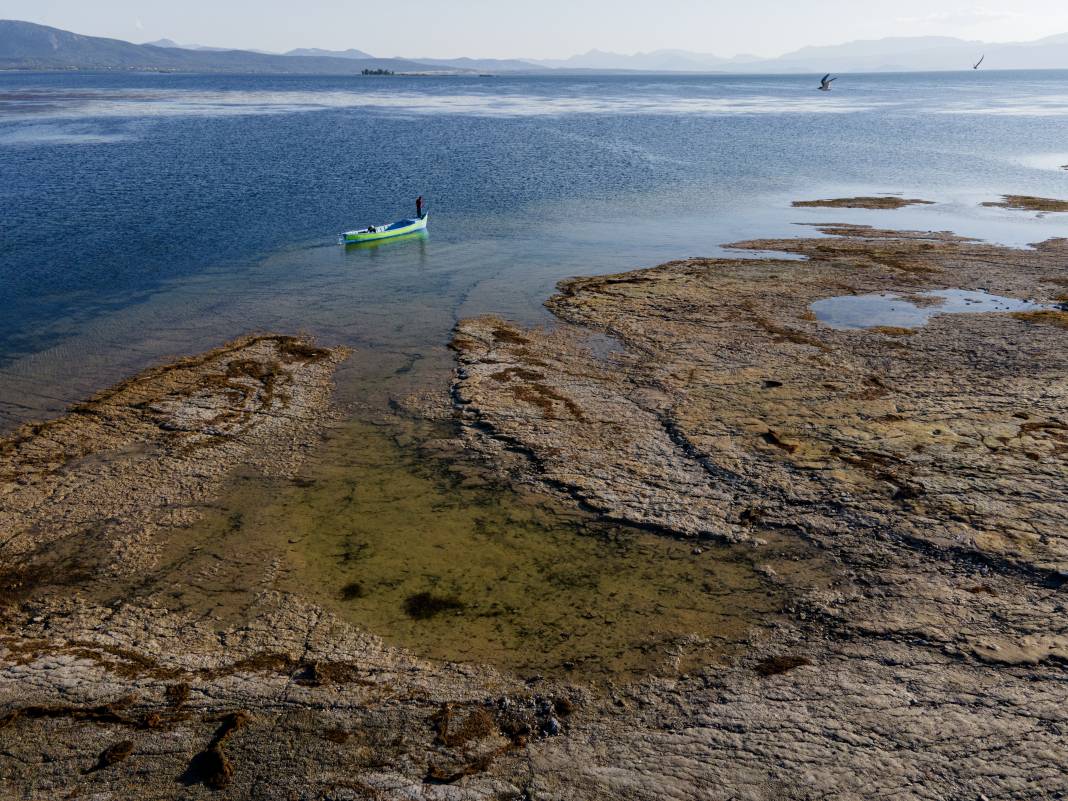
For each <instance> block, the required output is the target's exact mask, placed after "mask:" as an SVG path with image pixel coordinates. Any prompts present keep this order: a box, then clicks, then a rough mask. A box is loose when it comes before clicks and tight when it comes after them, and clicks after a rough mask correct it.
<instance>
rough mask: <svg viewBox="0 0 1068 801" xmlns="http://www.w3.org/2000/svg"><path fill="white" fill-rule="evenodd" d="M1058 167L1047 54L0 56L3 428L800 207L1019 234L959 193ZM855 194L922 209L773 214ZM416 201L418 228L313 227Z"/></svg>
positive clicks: (385, 370) (995, 189)
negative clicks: (151, 380)
mask: <svg viewBox="0 0 1068 801" xmlns="http://www.w3.org/2000/svg"><path fill="white" fill-rule="evenodd" d="M1064 164H1068V73H1066V72H1048V73H1041V72H1035V73H995V72H979V73H972V72H969V73H967V74H963V73H960V74H915V75H885V76H844V77H843V78H842V79H841V80H839V81H838V82H836V84H835V90H834V92H833V93H830V94H826V93H819V92H816V91H815V90H814V81H813V80H812V79H811V78H808V77H804V76H800V77H796V76H795V77H774V76H773V77H730V76H722V77H719V76H717V77H647V76H646V77H642V76H638V77H635V76H626V77H589V78H575V77H563V76H561V77H555V76H550V77H523V78H508V77H498V78H402V77H395V78H371V77H366V78H365V77H356V78H307V77H233V76H226V77H218V76H212V77H205V76H187V75H137V74H123V75H112V74H99V75H96V74H25V73H7V74H0V208H2V212H3V213H2V214H0V426H2V427H9V426H10V425H12V424H14V423H15V422H17V421H20V420H23V419H26V418H27V417H35V416H39V415H42V414H52V413H55V412H57V411H59V410H61V409H62V408H63V407H64V406H65V405H66V404H67V403H69V402H70V401H72V400H76V399H78V398H81V397H84V396H85V395H86V394H88V393H90V392H92V391H93V390H95V389H98V388H100V387H101V386H104V385H106V384H108V383H110V382H112V381H114V380H116V379H118V378H120V377H122V376H124V375H127V374H129V373H130V372H132V371H135V370H137V369H140V368H142V367H144V366H146V365H148V364H151V363H154V362H156V361H159V360H160V359H163V358H166V357H169V356H172V355H175V354H180V353H187V352H190V351H196V350H200V349H202V348H205V347H208V346H211V345H214V344H217V343H218V342H220V341H221V340H224V339H227V338H230V337H233V336H235V335H238V334H241V333H244V332H246V331H249V330H253V329H270V330H278V331H298V330H299V331H309V332H311V333H314V334H316V335H318V336H320V337H321V338H322V339H323V340H324V341H325V342H329V343H344V344H348V345H352V346H355V347H356V348H358V349H360V351H361V352H363V353H364V354H365V356H366V358H364V360H363V362H364V363H367V364H370V363H372V362H373V363H376V364H377V365H378V366H377V367H376V368H375V369H374V370H373V371H372V372H373V373H374V376H377V378H378V379H380V380H381V381H388V380H389V377H390V376H391V375H393V372H394V371H395V370H396V369H397V366H398V365H401V366H403V365H407V364H411V363H413V360H414V363H419V362H424V363H427V364H429V362H431V361H434V360H435V359H436V358H437V357H439V356H442V355H443V354H444V351H443V350H442V349H441V348H442V346H443V344H444V343H445V342H446V340H447V338H448V334H449V330H450V328H451V327H452V325H453V323H454V321H455V320H456V319H457V318H458V317H461V316H466V315H471V314H478V313H482V312H498V313H502V314H504V315H507V316H510V317H513V318H517V319H519V320H521V321H525V322H538V321H547V318H546V316H545V314H544V312H543V311H542V307H541V303H542V301H543V300H544V298H545V297H546V296H547V295H548V294H549V293H550V292H551V291H552V288H553V285H554V283H555V282H556V281H557V280H559V279H561V278H564V277H567V276H570V275H574V274H583V273H585V274H589V273H597V272H605V271H619V270H624V269H629V268H633V267H638V266H646V265H651V264H655V263H658V262H661V261H664V260H667V259H671V258H679V257H686V256H692V255H709V254H715V253H716V252H718V248H719V245H720V244H722V243H724V242H730V241H733V240H738V239H742V238H745V237H750V236H756V235H759V236H764V235H799V234H805V233H809V231H807V230H806V229H800V228H798V227H797V226H796V223H806V222H807V223H811V222H824V221H845V222H870V223H873V224H877V225H891V226H899V227H905V226H914V227H921V228H925V229H926V228H937V229H953V230H956V231H958V232H960V233H964V234H970V235H973V236H979V237H982V238H986V239H991V240H995V241H1003V242H1008V243H1011V244H1014V245H1024V244H1026V243H1029V242H1034V241H1039V240H1042V239H1045V238H1047V237H1050V236H1054V235H1058V234H1059V235H1063V234H1065V232H1066V230H1068V228H1066V218H1065V216H1063V215H1048V216H1045V217H1037V216H1036V215H1033V214H1028V213H1026V212H1016V211H1006V210H1004V209H990V208H981V207H979V206H978V204H979V202H981V201H983V200H992V199H996V198H997V196H998V195H999V194H1001V193H1017V194H1033V195H1043V196H1051V197H1066V196H1068V171H1064V170H1061V169H1059V168H1060V165H1064ZM877 192H901V193H905V194H906V195H908V196H914V197H922V198H927V199H929V200H933V201H936V202H937V205H935V206H928V207H920V208H910V209H906V210H901V211H893V212H871V211H850V210H840V209H835V210H832V209H791V208H789V202H790V201H791V200H795V199H803V198H816V197H836V196H848V195H853V194H871V193H877ZM418 194H423V195H424V196H425V197H426V198H427V200H428V201H429V204H430V208H431V209H432V211H433V223H432V225H431V230H430V236H429V238H428V239H427V240H425V241H416V242H401V243H395V244H392V245H390V244H385V245H382V246H380V247H377V248H373V249H369V250H355V251H354V250H349V251H345V250H343V249H339V248H338V247H337V246H336V245H335V244H334V242H335V237H336V235H337V233H338V232H339V231H341V230H344V229H347V228H352V227H354V226H363V225H366V224H368V223H376V224H377V223H382V222H388V221H391V220H393V219H396V218H399V217H402V216H407V215H409V214H410V213H411V212H412V199H413V198H414V197H415V196H416V195H418ZM435 354H436V356H435ZM444 363H445V362H444V361H439V362H438V364H439V367H440V366H441V365H443V364H444ZM361 364H363V363H361ZM351 369H352V370H355V372H356V373H359V375H353V376H351V377H352V382H351V384H352V386H353V387H356V386H359V387H365V386H366V384H367V381H368V379H369V376H368V374H367V373H366V369H365V367H360V368H351ZM362 392H363V389H359V390H357V394H360V393H362ZM387 393H388V391H387ZM378 400H380V398H379V399H377V400H370V399H368V402H369V403H377V402H378Z"/></svg>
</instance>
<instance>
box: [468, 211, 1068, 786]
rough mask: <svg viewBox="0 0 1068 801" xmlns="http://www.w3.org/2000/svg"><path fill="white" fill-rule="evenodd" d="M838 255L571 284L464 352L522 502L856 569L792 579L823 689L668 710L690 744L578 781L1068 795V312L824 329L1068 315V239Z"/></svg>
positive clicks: (483, 420)
mask: <svg viewBox="0 0 1068 801" xmlns="http://www.w3.org/2000/svg"><path fill="white" fill-rule="evenodd" d="M822 232H823V233H825V234H828V235H830V236H829V237H827V238H819V239H815V238H811V239H796V240H778V241H753V242H745V243H738V244H737V245H735V246H734V247H739V248H752V249H754V250H760V251H774V250H778V251H783V252H788V253H792V254H799V255H803V256H806V257H807V260H805V261H792V260H791V261H786V260H776V259H759V260H754V259H710V260H700V259H695V260H688V261H683V262H676V263H671V264H666V265H663V266H660V267H656V268H653V269H649V270H639V271H636V272H631V273H626V274H620V275H610V276H602V277H594V278H576V279H572V280H569V281H565V282H563V283H562V284H561V285H560V290H561V291H560V293H559V294H558V295H556V296H555V297H553V298H552V299H551V300H550V301H549V306H550V308H551V309H552V311H553V312H554V313H555V314H556V315H557V316H558V317H559V318H560V319H561V320H562V321H564V324H562V325H560V326H559V327H556V328H554V329H552V330H543V329H520V328H518V327H516V326H513V325H511V324H509V323H508V322H506V321H504V320H501V319H497V318H492V317H484V318H478V319H473V320H467V321H464V322H462V323H461V324H460V325H459V326H458V327H457V330H456V334H455V339H454V343H453V346H454V348H455V349H456V350H457V352H458V354H459V359H460V362H461V367H460V368H459V370H458V374H457V378H456V381H455V384H454V397H455V399H456V402H457V404H458V405H459V406H460V407H461V408H462V409H463V414H464V419H465V423H466V431H467V437H468V441H469V443H470V444H471V445H472V446H473V447H475V448H477V449H479V450H481V451H483V452H485V453H486V454H488V455H489V456H490V457H491V458H494V459H496V460H497V461H498V462H499V463H500V464H501V468H502V470H504V471H507V472H509V473H510V475H511V476H512V477H513V479H515V480H518V481H529V482H534V483H542V484H544V485H546V486H549V487H552V488H555V489H556V490H558V491H560V492H562V493H564V494H566V495H568V496H571V497H574V498H577V499H579V500H580V501H581V502H582V503H584V504H586V505H588V506H590V507H592V508H594V509H596V510H597V511H598V512H600V513H601V514H604V515H606V516H609V517H612V518H617V519H621V520H626V521H629V522H632V523H636V524H642V525H647V526H652V527H655V528H658V529H664V530H668V531H671V532H675V533H683V534H686V535H689V536H694V537H700V536H718V537H725V538H729V539H734V540H742V541H744V540H751V541H754V542H756V543H758V544H759V543H760V542H762V541H763V540H765V539H766V538H767V537H769V536H771V534H772V533H775V534H777V535H780V536H782V535H786V536H790V537H797V538H803V539H805V540H807V541H809V542H812V543H815V544H816V545H817V546H818V547H819V548H820V549H822V550H823V552H824V553H825V554H826V555H827V557H828V559H830V560H832V561H833V562H835V563H837V564H838V565H839V566H840V568H841V570H842V580H841V581H839V582H837V583H835V584H834V585H833V586H831V587H824V588H814V587H811V586H805V585H804V584H803V583H797V582H795V580H794V579H792V578H791V577H788V576H779V577H778V580H780V581H782V582H784V583H786V584H788V585H791V586H795V587H796V590H797V597H798V599H799V600H798V606H797V609H796V610H795V621H794V624H793V626H794V628H790V629H789V630H790V631H791V632H792V633H791V634H790V635H789V636H788V635H787V627H783V628H782V630H781V631H782V634H783V637H784V638H786V639H790V638H791V637H792V638H794V639H793V642H794V647H795V651H796V653H800V654H802V655H804V656H805V657H806V658H807V659H808V660H809V661H811V662H812V663H813V665H812V666H800V667H798V668H796V669H794V670H791V671H790V672H788V673H785V674H784V675H782V676H781V677H775V678H769V679H767V680H766V681H764V682H761V681H750V682H748V685H747V683H745V682H743V683H741V684H737V683H734V682H733V681H731V680H729V679H726V678H725V674H718V675H717V677H716V679H715V680H714V681H709V682H708V683H707V685H706V686H703V687H702V688H700V689H698V690H694V689H692V688H687V689H686V690H680V689H677V688H676V689H674V690H672V691H670V692H668V697H670V698H671V700H670V701H667V700H665V697H664V696H662V695H659V693H660V692H664V689H663V688H658V689H657V690H656V691H655V692H656V693H657V696H656V697H657V699H658V700H655V701H651V700H646V702H645V704H644V706H646V707H647V708H648V709H659V708H662V707H663V706H667V707H668V708H670V709H671V710H672V712H673V713H679V714H680V715H681V717H682V719H681V720H675V721H674V722H673V723H672V724H671V725H670V726H668V725H665V718H664V717H663V716H661V717H660V718H659V723H652V724H650V726H649V728H647V729H641V728H639V729H636V730H635V731H634V732H632V733H630V734H627V735H624V736H623V737H621V738H620V739H619V740H614V741H613V744H612V746H611V747H609V748H604V749H603V750H601V751H596V750H591V749H590V748H589V747H588V746H587V747H584V746H583V745H580V744H577V743H575V742H574V740H573V739H572V741H571V751H570V752H569V756H568V759H570V760H572V761H573V762H574V763H575V764H578V765H582V766H584V767H583V769H584V770H585V771H586V772H587V775H588V776H590V780H591V781H595V782H597V783H605V784H609V785H611V786H614V787H615V788H616V789H617V790H618V792H619V793H621V794H626V793H631V794H634V795H636V796H639V797H644V795H643V794H648V797H653V796H654V792H655V791H654V788H658V789H659V791H660V793H661V796H660V797H679V798H684V797H708V798H750V797H752V798H780V797H791V798H792V797H799V798H807V797H813V798H815V797H862V796H863V797H869V796H880V797H884V796H889V795H900V796H902V797H921V798H979V797H984V796H985V797H988V798H995V797H1000V798H1053V797H1062V795H1064V794H1065V793H1068V749H1066V748H1065V745H1064V740H1063V736H1064V733H1065V731H1066V729H1065V725H1066V723H1068V720H1066V714H1065V711H1064V709H1062V708H1060V706H1059V704H1058V701H1057V700H1056V699H1057V698H1058V697H1060V696H1063V694H1064V693H1065V691H1066V689H1068V672H1066V670H1065V665H1066V663H1068V596H1066V594H1065V593H1066V588H1065V587H1066V584H1068V529H1066V528H1065V526H1064V520H1065V519H1066V516H1068V381H1066V376H1068V356H1066V354H1068V327H1066V322H1068V314H1066V313H1065V312H1062V311H1057V310H1050V311H1042V312H1024V313H1018V314H1007V313H986V314H952V315H951V314H946V315H936V316H934V317H932V318H931V320H930V321H929V322H928V323H927V324H926V325H925V326H922V327H918V328H915V329H900V328H888V327H885V326H877V325H873V326H872V327H870V328H867V329H851V330H843V329H835V328H832V327H830V326H828V325H825V324H822V323H820V322H818V321H817V320H816V318H815V317H814V315H813V314H812V312H811V311H810V310H809V305H810V304H811V303H813V302H814V301H816V300H820V299H823V298H827V297H831V296H841V295H861V294H869V293H893V294H896V295H900V296H903V297H908V296H910V295H913V294H914V293H919V292H923V291H926V290H930V289H943V288H954V289H965V290H984V291H989V292H992V293H996V294H999V295H1006V296H1013V297H1018V298H1021V299H1026V298H1033V299H1035V300H1038V301H1047V302H1049V303H1052V302H1053V300H1054V299H1056V298H1058V297H1059V296H1062V295H1063V292H1064V287H1065V285H1066V284H1068V280H1066V279H1068V271H1066V270H1065V268H1066V267H1068V240H1053V241H1049V242H1046V243H1043V244H1041V245H1038V246H1037V247H1036V248H1035V249H1034V250H1014V249H1008V248H1001V247H994V246H990V245H985V244H980V243H977V242H973V241H969V240H965V239H962V238H959V237H955V236H953V235H950V234H937V233H924V232H893V231H881V230H874V229H870V228H864V227H857V226H824V227H823V229H822ZM591 332H598V333H599V334H600V335H602V339H600V340H599V339H598V338H597V337H596V336H594V337H592V338H591ZM604 334H607V335H609V336H610V337H611V338H613V340H614V342H615V345H614V346H613V345H607V346H606V345H605V343H604V341H603V335H604ZM792 582H793V584H792ZM654 717H655V716H654ZM598 741H602V742H603V740H602V739H601V738H598ZM594 754H597V755H598V756H599V757H600V761H598V760H596V759H594V758H593V756H594ZM624 765H625V767H624ZM679 783H681V784H679ZM673 787H674V788H676V789H675V790H669V789H665V788H673ZM679 788H681V789H679Z"/></svg>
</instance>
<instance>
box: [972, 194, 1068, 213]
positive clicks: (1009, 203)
mask: <svg viewBox="0 0 1068 801" xmlns="http://www.w3.org/2000/svg"><path fill="white" fill-rule="evenodd" d="M983 205H984V206H994V207H997V208H1001V209H1018V210H1020V211H1039V212H1042V211H1068V200H1056V199H1055V198H1048V197H1034V196H1032V195H1002V198H1001V200H996V201H990V202H987V203H984V204H983Z"/></svg>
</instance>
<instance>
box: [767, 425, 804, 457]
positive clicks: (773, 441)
mask: <svg viewBox="0 0 1068 801" xmlns="http://www.w3.org/2000/svg"><path fill="white" fill-rule="evenodd" d="M760 438H761V439H762V440H764V442H766V443H767V444H768V445H774V446H775V447H776V448H779V449H780V450H784V451H786V452H787V453H793V452H794V451H796V450H797V446H796V445H794V444H792V443H790V442H783V441H782V439H781V438H780V437H779V435H778V434H776V433H775V432H774V431H772V430H771V429H768V430H767V431H765V432H764V433H763V434H761V435H760Z"/></svg>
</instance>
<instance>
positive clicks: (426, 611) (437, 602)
mask: <svg viewBox="0 0 1068 801" xmlns="http://www.w3.org/2000/svg"><path fill="white" fill-rule="evenodd" d="M463 608H464V604H463V601H461V600H460V599H459V598H457V597H455V596H452V595H435V594H434V593H432V592H417V593H415V594H414V595H409V596H408V598H407V599H406V600H405V601H404V612H405V614H407V615H408V617H410V618H412V619H413V620H430V618H432V617H436V616H437V615H440V614H442V613H444V612H459V611H460V610H462V609H463Z"/></svg>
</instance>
